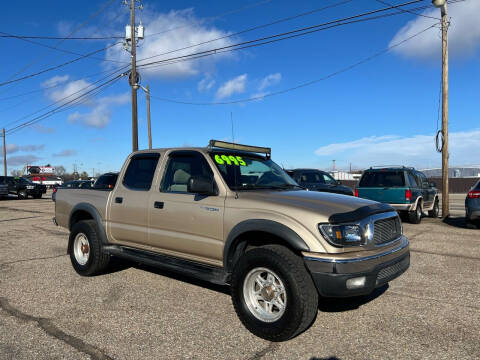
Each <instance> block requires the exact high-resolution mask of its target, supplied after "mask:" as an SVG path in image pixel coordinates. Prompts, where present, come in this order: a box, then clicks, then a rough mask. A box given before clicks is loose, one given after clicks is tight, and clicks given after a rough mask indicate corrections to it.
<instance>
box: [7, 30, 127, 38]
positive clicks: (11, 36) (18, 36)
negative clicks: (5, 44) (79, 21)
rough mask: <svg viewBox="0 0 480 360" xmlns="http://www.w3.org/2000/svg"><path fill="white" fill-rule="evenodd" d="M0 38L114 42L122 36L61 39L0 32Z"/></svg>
mask: <svg viewBox="0 0 480 360" xmlns="http://www.w3.org/2000/svg"><path fill="white" fill-rule="evenodd" d="M0 34H2V35H0V38H18V39H40V40H115V39H123V38H124V36H103V37H69V38H65V37H61V36H37V35H13V34H8V33H5V32H3V31H0Z"/></svg>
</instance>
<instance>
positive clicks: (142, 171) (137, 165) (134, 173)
mask: <svg viewBox="0 0 480 360" xmlns="http://www.w3.org/2000/svg"><path fill="white" fill-rule="evenodd" d="M159 157H160V154H139V155H134V156H133V157H132V158H131V159H130V164H128V168H127V171H125V176H124V178H123V185H125V186H126V187H128V188H129V189H132V190H150V187H151V186H152V180H153V175H154V174H155V169H156V168H157V163H158V159H159Z"/></svg>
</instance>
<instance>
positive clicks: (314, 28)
mask: <svg viewBox="0 0 480 360" xmlns="http://www.w3.org/2000/svg"><path fill="white" fill-rule="evenodd" d="M422 1H424V0H413V1H408V2H405V3H402V4H398V5H394V6H389V7H387V8H383V9H378V10H372V11H368V12H365V13H361V14H357V15H353V16H348V17H345V18H341V19H336V20H332V21H328V22H324V23H321V24H316V25H311V26H307V27H303V28H299V29H295V30H291V31H287V32H283V33H280V34H274V35H270V36H265V37H262V38H258V39H254V40H248V41H243V42H240V43H237V44H233V45H226V46H222V47H219V48H215V49H211V50H204V51H200V52H196V53H190V54H187V55H182V56H177V57H173V58H169V59H164V60H157V61H152V62H149V63H145V64H139V65H137V67H145V66H147V65H153V64H159V63H162V62H166V61H171V60H177V59H184V58H188V57H190V56H196V55H202V54H207V53H211V54H212V55H213V54H215V53H216V52H218V51H222V50H225V49H231V48H235V47H239V46H242V45H248V44H253V43H256V42H261V41H264V43H263V44H267V43H271V42H274V41H268V42H267V41H266V40H271V39H275V38H279V37H284V38H283V40H285V39H290V38H293V37H295V36H292V34H296V36H302V35H306V34H311V33H313V32H316V31H321V30H322V28H324V27H326V26H328V25H334V24H338V23H352V22H353V21H352V22H347V20H353V19H359V18H361V17H364V16H368V15H373V14H376V13H380V12H384V11H388V10H392V9H393V10H395V9H396V8H398V7H400V6H406V5H411V4H415V3H419V2H422ZM299 33H300V34H299ZM287 35H290V36H287ZM248 47H251V46H244V47H242V48H248ZM161 55H163V54H159V55H156V56H161ZM142 60H144V59H142ZM140 61H141V60H140Z"/></svg>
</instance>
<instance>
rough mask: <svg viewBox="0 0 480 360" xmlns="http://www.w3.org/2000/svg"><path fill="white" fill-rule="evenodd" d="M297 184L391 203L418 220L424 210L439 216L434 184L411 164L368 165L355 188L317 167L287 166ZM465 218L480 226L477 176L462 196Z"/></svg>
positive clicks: (406, 217)
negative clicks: (393, 165)
mask: <svg viewBox="0 0 480 360" xmlns="http://www.w3.org/2000/svg"><path fill="white" fill-rule="evenodd" d="M286 172H287V173H288V174H289V175H290V177H291V178H292V179H294V180H295V181H296V182H297V183H298V184H299V185H301V186H303V187H304V188H306V189H308V190H311V191H323V192H331V193H338V194H344V195H354V196H356V197H361V198H365V199H370V200H374V201H378V202H381V203H388V204H390V205H391V206H392V207H393V208H394V209H395V210H397V211H398V212H399V213H400V214H401V216H402V217H403V218H404V219H405V220H408V221H409V222H411V223H413V224H419V223H420V222H421V220H422V216H423V214H428V216H429V217H433V218H436V217H438V216H439V213H440V208H439V197H438V190H437V188H436V184H435V183H434V182H429V181H428V179H427V177H426V176H425V174H423V173H422V172H421V171H418V170H416V169H414V168H413V167H404V166H400V167H381V168H373V167H372V168H370V169H367V170H365V171H364V172H363V174H362V177H361V178H360V180H359V182H358V184H357V186H356V187H355V189H354V190H352V189H351V188H350V187H348V186H345V185H342V184H341V182H340V181H337V180H335V179H334V178H333V177H332V176H331V175H330V174H329V173H327V172H325V171H321V170H316V169H294V170H286ZM465 210H466V220H467V222H468V223H470V224H474V225H475V224H476V225H477V226H478V227H480V180H479V181H478V182H477V183H476V184H475V185H474V186H473V187H472V188H471V189H470V191H469V192H468V194H467V197H466V199H465Z"/></svg>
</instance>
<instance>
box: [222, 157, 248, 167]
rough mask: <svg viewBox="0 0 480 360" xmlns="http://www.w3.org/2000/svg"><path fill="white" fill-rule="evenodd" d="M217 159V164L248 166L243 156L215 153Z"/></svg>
mask: <svg viewBox="0 0 480 360" xmlns="http://www.w3.org/2000/svg"><path fill="white" fill-rule="evenodd" d="M215 161H216V162H217V164H220V165H223V164H227V165H237V166H247V163H246V162H245V161H244V160H243V159H242V157H241V156H233V155H225V154H222V155H219V154H217V155H215Z"/></svg>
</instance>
